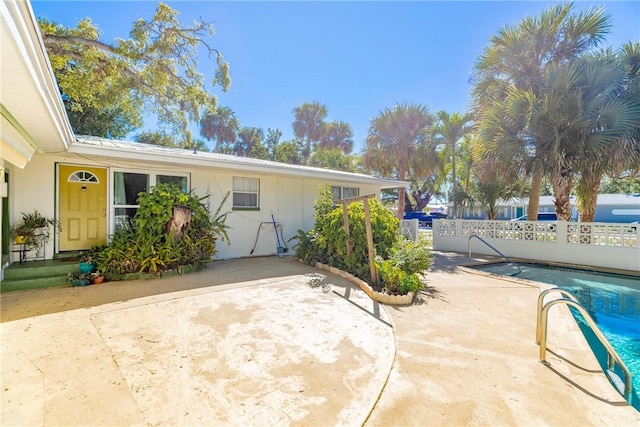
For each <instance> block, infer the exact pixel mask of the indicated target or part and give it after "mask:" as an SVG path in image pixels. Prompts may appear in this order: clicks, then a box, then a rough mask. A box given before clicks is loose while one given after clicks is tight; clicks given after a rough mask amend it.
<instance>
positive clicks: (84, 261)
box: [80, 254, 96, 274]
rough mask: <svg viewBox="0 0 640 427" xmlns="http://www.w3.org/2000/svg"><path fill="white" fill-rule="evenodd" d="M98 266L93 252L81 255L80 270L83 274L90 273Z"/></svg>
mask: <svg viewBox="0 0 640 427" xmlns="http://www.w3.org/2000/svg"><path fill="white" fill-rule="evenodd" d="M95 268H96V263H95V261H94V260H93V257H92V256H91V254H82V255H80V272H81V273H83V274H89V273H91V272H92V271H93V270H95Z"/></svg>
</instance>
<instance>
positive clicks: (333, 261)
mask: <svg viewBox="0 0 640 427" xmlns="http://www.w3.org/2000/svg"><path fill="white" fill-rule="evenodd" d="M369 210H370V219H371V231H372V234H373V241H374V245H375V249H376V251H377V254H378V255H380V256H382V257H383V258H386V257H388V256H389V254H390V253H391V248H392V247H393V246H394V244H395V242H396V241H397V240H398V239H399V238H400V237H399V234H398V228H399V222H398V219H397V218H395V217H394V216H393V215H392V214H391V213H390V212H389V211H388V210H386V209H385V208H384V207H383V206H382V204H381V203H380V202H379V201H378V200H376V199H371V200H369ZM347 211H348V216H349V232H350V242H351V248H352V251H351V253H350V254H347V240H348V238H347V234H346V231H345V228H344V215H343V210H342V206H334V204H333V197H332V191H331V186H327V187H325V188H322V189H321V190H320V192H319V196H318V199H316V202H315V204H314V217H315V221H316V222H315V226H314V228H313V229H312V230H311V231H309V232H308V233H304V232H303V231H299V232H298V236H296V237H295V238H296V239H297V240H298V244H297V245H296V246H295V249H296V256H298V257H299V258H300V259H302V260H304V261H305V262H309V263H313V262H315V261H320V262H323V263H326V264H329V265H332V266H335V267H338V268H340V269H342V270H345V271H349V272H351V273H352V274H355V275H357V276H359V277H362V278H363V279H370V278H371V273H370V270H369V253H368V249H367V247H368V246H367V237H366V227H365V218H364V208H363V205H362V202H353V203H351V204H349V205H348V207H347Z"/></svg>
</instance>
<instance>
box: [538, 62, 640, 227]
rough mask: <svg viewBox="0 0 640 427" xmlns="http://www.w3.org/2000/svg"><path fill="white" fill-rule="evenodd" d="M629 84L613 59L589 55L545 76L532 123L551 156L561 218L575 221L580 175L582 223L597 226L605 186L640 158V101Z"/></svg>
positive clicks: (552, 181) (551, 175) (554, 187)
mask: <svg viewBox="0 0 640 427" xmlns="http://www.w3.org/2000/svg"><path fill="white" fill-rule="evenodd" d="M624 87H625V81H624V75H623V72H622V70H621V68H620V67H619V66H618V64H617V62H616V61H615V58H613V57H612V56H611V55H606V54H604V55H594V56H585V57H583V58H581V59H580V60H577V61H574V62H572V63H570V64H567V65H560V66H557V67H551V68H550V69H549V70H548V72H547V73H546V74H545V75H544V76H543V81H542V84H541V91H540V95H539V96H538V98H537V99H536V102H535V104H534V105H535V108H534V111H533V118H532V122H533V123H534V126H535V127H536V128H537V129H538V131H539V134H540V135H541V136H542V137H543V140H544V144H542V147H543V149H544V150H545V152H548V153H549V158H548V161H549V170H550V179H551V184H552V186H553V190H554V195H555V202H554V203H555V205H556V213H557V215H558V219H560V220H563V221H570V220H571V205H570V195H571V190H572V189H573V183H574V182H573V181H574V177H575V176H576V175H577V174H579V176H580V179H579V183H578V187H577V190H578V194H579V197H578V205H579V207H580V210H581V220H582V221H585V220H586V221H592V220H593V217H594V215H595V205H596V199H597V194H598V190H599V188H600V181H601V180H602V177H603V176H604V174H605V173H607V172H613V171H614V170H615V169H616V168H620V167H621V166H622V165H629V164H630V162H631V161H633V160H629V159H633V158H634V157H635V158H636V161H637V157H638V156H639V155H640V154H638V149H639V147H640V145H639V144H638V142H637V141H634V140H633V138H632V137H631V135H632V133H633V132H634V130H635V129H636V128H637V127H638V126H639V125H640V120H639V119H638V117H640V100H638V99H635V98H625V97H623V96H621V95H622V92H623V91H624Z"/></svg>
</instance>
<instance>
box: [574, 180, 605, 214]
mask: <svg viewBox="0 0 640 427" xmlns="http://www.w3.org/2000/svg"><path fill="white" fill-rule="evenodd" d="M600 180H601V177H600V176H595V175H583V176H582V178H581V181H582V182H580V185H579V186H578V187H579V188H580V190H581V191H580V192H579V194H578V208H579V210H580V216H579V218H578V220H579V221H580V222H593V220H594V219H595V216H596V205H597V203H598V192H599V191H600Z"/></svg>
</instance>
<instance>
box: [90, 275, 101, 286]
mask: <svg viewBox="0 0 640 427" xmlns="http://www.w3.org/2000/svg"><path fill="white" fill-rule="evenodd" d="M102 282H104V276H98V277H94V278H93V280H91V283H92V284H94V285H99V284H100V283H102Z"/></svg>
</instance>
